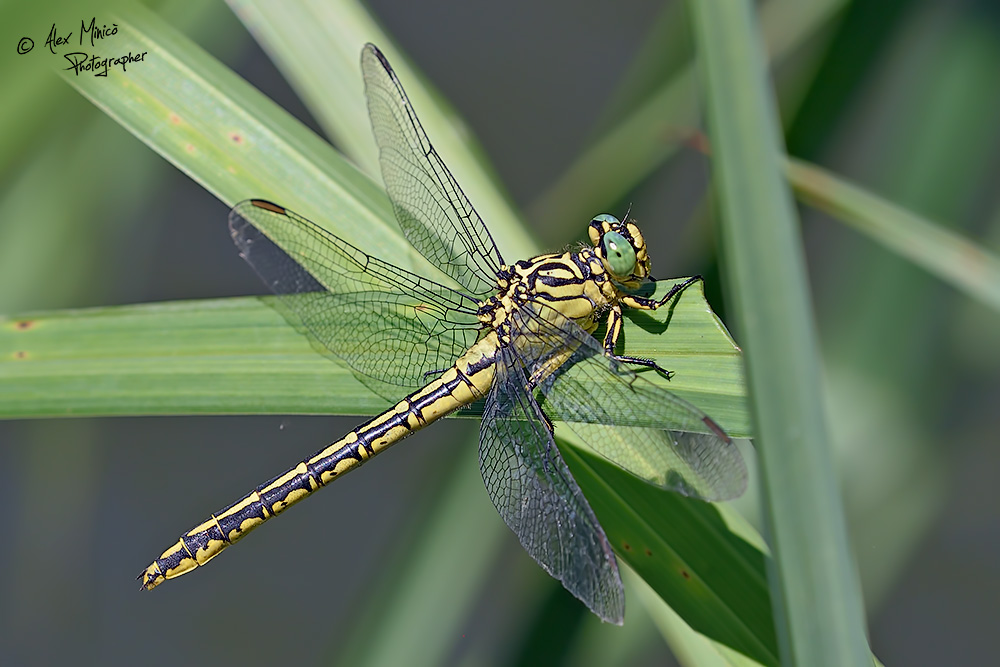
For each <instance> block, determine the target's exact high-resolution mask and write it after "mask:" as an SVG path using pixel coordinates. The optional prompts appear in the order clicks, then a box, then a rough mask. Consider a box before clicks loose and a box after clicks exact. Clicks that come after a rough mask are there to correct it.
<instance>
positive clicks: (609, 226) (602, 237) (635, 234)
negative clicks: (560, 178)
mask: <svg viewBox="0 0 1000 667" xmlns="http://www.w3.org/2000/svg"><path fill="white" fill-rule="evenodd" d="M588 231H589V234H590V242H591V243H593V244H594V248H595V250H596V251H597V256H598V257H600V258H601V262H602V263H603V264H604V269H605V270H606V271H607V272H608V273H609V274H610V275H611V277H612V278H614V280H615V282H617V283H620V284H621V285H623V286H625V287H627V288H629V289H636V288H637V287H639V285H641V284H642V283H643V282H644V281H645V280H646V279H647V278H648V277H649V254H648V253H647V252H646V241H645V240H643V238H642V232H640V231H639V228H638V227H637V226H636V225H635V223H633V222H627V221H626V222H622V221H621V220H619V219H618V218H616V217H615V216H613V215H609V214H607V213H602V214H600V215H598V216H596V217H595V218H594V219H593V220H591V221H590V229H589V230H588Z"/></svg>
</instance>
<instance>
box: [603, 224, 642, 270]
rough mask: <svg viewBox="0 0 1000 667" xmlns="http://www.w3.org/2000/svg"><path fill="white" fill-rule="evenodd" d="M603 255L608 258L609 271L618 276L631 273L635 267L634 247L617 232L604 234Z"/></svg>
mask: <svg viewBox="0 0 1000 667" xmlns="http://www.w3.org/2000/svg"><path fill="white" fill-rule="evenodd" d="M604 257H605V258H606V259H607V260H608V266H610V267H611V273H613V274H614V275H615V276H617V277H619V278H624V277H626V276H629V275H631V274H632V271H633V270H634V269H635V249H634V248H633V247H632V244H630V243H629V242H628V241H627V240H626V239H625V237H624V236H622V235H621V234H619V233H618V232H608V233H607V234H605V235H604Z"/></svg>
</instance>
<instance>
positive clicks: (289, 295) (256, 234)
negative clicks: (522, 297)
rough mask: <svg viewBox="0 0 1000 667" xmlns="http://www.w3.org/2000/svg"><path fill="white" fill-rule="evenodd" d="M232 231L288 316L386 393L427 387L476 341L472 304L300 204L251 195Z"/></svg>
mask: <svg viewBox="0 0 1000 667" xmlns="http://www.w3.org/2000/svg"><path fill="white" fill-rule="evenodd" d="M229 231H230V234H231V235H232V237H233V242H234V243H235V244H236V247H237V248H239V251H240V255H241V256H242V257H243V258H244V259H245V260H246V261H247V262H248V263H249V264H250V266H251V267H253V269H254V271H256V272H257V274H258V275H259V276H260V277H261V279H263V281H264V283H265V284H266V285H267V286H268V287H269V288H270V289H271V290H273V291H274V292H275V293H276V294H278V295H279V296H280V297H281V299H280V304H279V308H278V310H279V311H280V312H281V314H282V315H284V317H285V319H287V320H288V322H289V323H290V324H291V325H292V326H294V327H295V328H296V329H298V330H299V331H301V332H302V333H304V334H305V335H306V336H307V337H308V338H309V339H310V341H311V342H312V343H313V346H314V347H315V348H316V349H317V350H319V351H320V352H323V353H325V354H328V355H331V354H332V355H333V356H335V357H336V358H338V359H340V360H342V361H343V362H344V363H346V364H347V365H348V366H350V367H351V369H352V370H354V371H355V372H356V373H357V374H358V376H359V379H362V380H363V381H364V382H365V383H366V384H367V385H368V386H369V387H371V388H372V389H373V390H374V391H376V392H377V393H379V394H380V395H383V396H385V397H386V398H390V399H396V398H398V397H399V393H400V388H401V387H403V388H407V389H412V388H414V387H419V386H421V385H423V384H426V382H427V380H428V374H433V373H434V372H436V371H441V370H443V369H446V368H449V367H450V366H451V365H452V364H453V363H454V362H455V359H456V358H457V357H458V356H459V355H461V354H462V353H463V352H464V351H465V350H466V349H467V348H468V347H469V346H470V345H471V344H472V343H474V342H475V340H476V337H477V334H478V331H477V330H478V320H477V319H476V307H477V305H476V303H475V302H474V301H472V300H471V299H469V298H468V297H466V296H464V295H462V294H460V293H459V292H456V291H454V290H452V289H450V288H448V287H445V286H443V285H439V284H437V283H435V282H433V281H431V280H428V279H427V278H424V277H421V276H418V275H416V274H414V273H410V272H409V271H406V270H404V269H401V268H399V267H397V266H393V265H392V264H389V263H388V262H384V261H382V260H379V259H376V258H374V257H370V256H369V255H367V254H365V253H364V252H362V251H361V250H358V249H357V248H355V247H354V246H352V245H350V244H349V243H347V242H346V241H344V240H343V239H340V238H338V237H337V236H334V235H333V234H331V233H330V232H328V231H326V230H324V229H323V228H321V227H319V226H318V225H316V224H314V223H312V222H310V221H309V220H307V219H306V218H303V217H302V216H300V215H298V214H296V213H294V212H292V211H289V210H287V209H285V208H282V207H280V206H278V205H276V204H272V203H270V202H265V201H261V200H247V201H243V202H240V203H239V204H237V205H236V206H235V207H234V208H233V210H232V211H231V212H230V214H229Z"/></svg>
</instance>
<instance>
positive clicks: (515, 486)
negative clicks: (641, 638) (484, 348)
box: [479, 349, 625, 625]
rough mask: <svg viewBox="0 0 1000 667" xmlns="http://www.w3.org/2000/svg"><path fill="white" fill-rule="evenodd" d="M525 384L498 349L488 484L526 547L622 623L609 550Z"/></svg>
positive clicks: (486, 426) (485, 451) (489, 412)
mask: <svg viewBox="0 0 1000 667" xmlns="http://www.w3.org/2000/svg"><path fill="white" fill-rule="evenodd" d="M526 382H527V379H526V376H525V372H524V367H523V365H522V364H521V363H520V362H519V361H518V360H517V359H516V356H515V355H514V353H513V351H511V350H509V349H505V350H503V352H502V357H501V363H499V364H498V366H497V374H496V378H495V379H494V382H493V388H492V389H491V391H490V394H489V396H488V398H487V401H486V409H485V412H484V414H483V424H482V430H481V433H480V440H479V466H480V469H481V470H482V473H483V481H484V482H485V483H486V490H487V491H488V492H489V495H490V499H491V500H492V501H493V504H494V506H496V508H497V512H499V513H500V516H501V517H503V520H504V521H505V522H506V523H507V525H508V526H510V529H511V530H513V531H514V534H515V535H517V538H518V539H519V540H520V541H521V545H522V546H523V547H524V550H525V551H527V552H528V554H529V555H530V556H531V557H532V558H534V559H535V560H536V561H538V564H539V565H541V566H542V568H543V569H544V570H545V571H546V572H548V573H549V574H551V575H552V576H553V577H555V578H556V579H558V580H559V581H561V582H562V584H563V586H565V587H566V589H567V590H568V591H569V592H570V593H572V594H573V595H575V596H576V597H578V598H579V599H580V600H582V601H583V603H584V604H586V605H587V606H588V607H589V608H590V609H591V611H593V612H594V613H595V614H597V615H598V616H600V617H601V619H603V620H605V621H608V622H610V623H617V624H619V625H621V623H622V619H623V618H624V613H625V593H624V590H623V588H622V583H621V578H620V576H619V574H618V564H617V562H616V561H615V557H614V553H613V552H612V551H611V546H610V545H609V544H608V539H607V537H606V536H605V534H604V530H603V529H602V528H601V526H600V524H599V523H598V522H597V518H596V517H595V516H594V512H593V510H592V509H591V508H590V505H589V504H588V503H587V500H586V498H584V496H583V493H582V492H581V491H580V487H579V486H578V485H577V483H576V480H575V479H573V476H572V475H571V474H570V471H569V468H567V467H566V463H565V462H564V461H563V459H562V455H561V454H560V453H559V450H558V449H557V448H556V445H555V442H554V441H553V440H552V433H551V431H550V430H549V428H548V427H547V426H546V423H545V420H544V418H543V416H542V414H541V410H540V409H539V407H538V404H537V403H536V402H535V400H534V398H533V397H532V396H531V393H530V392H529V391H528V390H527V389H526V386H525V383H526Z"/></svg>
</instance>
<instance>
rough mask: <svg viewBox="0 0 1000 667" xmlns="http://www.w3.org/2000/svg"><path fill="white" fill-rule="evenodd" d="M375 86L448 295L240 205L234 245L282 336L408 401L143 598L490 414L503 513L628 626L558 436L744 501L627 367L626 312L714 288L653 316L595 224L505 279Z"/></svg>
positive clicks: (309, 226) (619, 243) (243, 501)
mask: <svg viewBox="0 0 1000 667" xmlns="http://www.w3.org/2000/svg"><path fill="white" fill-rule="evenodd" d="M361 70H362V74H363V78H364V83H365V93H366V97H367V102H368V112H369V116H370V118H371V123H372V128H373V130H374V134H375V139H376V143H377V145H378V148H379V161H380V164H381V168H382V174H383V178H384V181H385V184H386V190H387V192H388V195H389V198H390V200H391V202H392V205H393V209H394V212H395V216H396V219H397V221H398V223H399V226H400V228H401V229H402V232H403V234H404V235H405V237H406V239H407V240H408V241H409V243H410V244H411V245H412V246H413V247H414V248H415V249H416V250H417V251H418V252H419V253H420V254H422V255H423V256H424V257H425V258H426V259H428V260H429V261H430V263H431V264H432V265H434V266H436V267H438V268H439V269H440V270H441V272H442V274H443V275H442V276H441V279H440V280H434V279H431V278H428V277H425V276H422V275H418V274H416V273H412V272H410V271H407V270H405V269H403V268H400V267H398V266H395V265H393V264H391V263H389V262H387V261H383V260H381V259H377V258H375V257H372V256H370V255H368V254H366V253H365V252H364V251H362V250H361V249H359V248H356V247H355V246H353V245H351V244H349V243H347V242H346V241H344V240H343V239H340V238H339V237H337V236H335V235H333V234H331V233H330V232H328V231H326V230H324V229H323V228H322V227H320V226H319V225H316V224H315V223H313V222H311V221H309V220H308V219H306V218H305V217H302V216H300V215H298V214H296V213H294V212H292V211H290V210H288V209H286V208H284V207H282V206H280V205H278V204H275V203H272V202H269V201H265V200H261V199H251V200H247V201H243V202H240V203H239V204H237V205H236V206H235V207H234V208H233V209H232V211H231V212H230V215H229V230H230V233H231V236H232V238H233V241H234V242H235V244H236V246H237V248H238V250H239V252H240V254H241V255H242V257H243V258H244V259H245V260H246V261H247V262H248V263H249V264H250V266H251V267H252V268H253V269H254V271H255V272H256V273H257V274H258V275H259V276H260V277H261V278H262V279H263V281H264V283H265V284H266V285H267V286H268V287H269V288H270V289H271V290H272V291H273V292H275V293H276V294H277V295H278V296H279V299H278V300H277V303H276V306H275V307H276V308H277V309H278V310H279V311H280V312H281V314H282V315H283V316H284V317H285V319H286V320H287V321H288V323H289V324H291V325H292V326H293V327H295V328H296V329H297V330H299V331H300V332H302V333H303V334H304V335H305V336H306V337H307V338H308V339H309V340H310V342H311V343H312V344H313V347H314V348H316V349H317V350H319V351H320V352H322V353H323V354H325V355H326V356H328V357H331V358H333V359H336V360H339V361H340V362H341V363H344V364H346V365H347V366H349V367H350V368H351V369H352V371H353V372H354V374H355V375H356V376H357V377H358V379H360V380H361V381H362V382H364V383H365V384H366V385H367V386H368V388H370V389H371V390H372V391H374V392H375V393H377V394H379V395H381V396H384V397H386V398H389V399H390V400H393V401H396V403H395V405H394V406H393V407H392V408H390V409H388V410H386V411H385V412H383V413H382V414H380V415H377V416H375V417H373V418H372V419H370V420H368V421H367V422H365V423H364V424H361V425H360V426H358V427H357V428H355V429H354V430H352V431H351V432H350V433H348V434H347V435H345V436H344V437H342V438H340V439H339V440H337V441H336V442H333V443H332V444H330V445H328V446H327V447H324V448H323V449H321V450H320V451H318V452H316V453H315V454H313V455H312V456H310V457H308V458H306V459H304V460H302V461H300V462H299V463H298V464H297V465H295V466H294V467H292V468H289V469H288V470H287V471H285V472H284V473H282V474H280V475H278V476H277V477H275V478H274V479H272V480H270V481H268V482H266V483H264V484H261V485H259V486H257V487H256V488H254V489H253V490H252V491H250V492H249V493H248V494H246V495H245V496H244V497H242V498H240V499H239V500H237V501H236V502H234V503H232V504H231V505H229V506H228V507H225V508H224V509H222V510H219V511H218V512H216V513H214V514H212V515H211V516H210V517H209V518H208V519H207V520H205V521H204V522H202V523H200V524H199V525H197V526H195V527H194V528H192V529H191V530H189V531H188V532H186V533H184V534H183V535H181V537H180V539H179V540H178V541H177V542H176V543H175V544H174V545H173V546H171V547H170V548H169V549H167V550H166V551H164V552H163V554H162V555H161V556H160V557H159V558H157V559H156V560H155V561H154V562H153V563H152V564H150V565H149V567H147V568H146V569H145V570H144V571H143V572H142V573H141V574H140V575H139V577H138V578H139V579H140V580H141V582H142V587H143V588H144V589H147V590H149V589H152V588H154V587H156V586H158V585H159V584H161V583H162V582H164V581H165V580H167V579H173V578H175V577H178V576H180V575H182V574H185V573H187V572H189V571H191V570H193V569H195V568H197V567H199V566H201V565H204V564H205V563H207V562H208V561H209V560H211V559H213V558H214V557H215V556H217V555H218V554H219V553H221V552H222V551H223V550H224V549H226V548H227V547H229V546H230V545H232V544H233V543H234V542H236V541H237V540H239V539H241V538H243V537H244V536H245V535H246V534H247V533H249V532H250V531H252V530H253V529H255V528H256V527H258V526H260V525H261V524H262V523H264V522H265V521H267V520H268V519H270V518H272V517H273V516H275V515H277V514H279V513H281V512H282V511H284V510H285V509H287V508H288V507H289V506H291V505H293V504H294V503H297V502H299V501H300V500H302V499H303V498H305V497H307V496H309V495H311V494H312V493H314V492H315V491H318V490H319V489H320V488H322V487H324V486H326V485H327V484H329V483H330V482H332V481H334V480H335V479H337V478H339V477H341V476H342V475H344V474H346V473H347V472H349V471H351V470H354V469H355V468H357V467H359V466H360V465H361V464H363V463H365V462H366V461H368V460H369V459H371V458H372V457H373V456H375V455H376V454H379V453H381V452H382V451H384V450H385V449H387V448H388V447H389V446H391V445H393V444H395V443H396V442H399V441H400V440H402V439H403V438H405V437H407V436H409V435H410V434H412V433H414V432H415V431H417V430H419V429H422V428H424V427H425V426H427V425H429V424H431V423H432V422H434V421H436V420H437V419H440V418H441V417H444V416H445V415H448V414H451V413H453V412H455V411H457V410H462V409H468V407H469V406H470V405H472V404H474V403H477V402H479V403H481V404H482V405H483V407H482V411H483V414H482V423H481V427H480V437H479V465H480V470H481V472H482V477H483V481H484V483H485V486H486V490H487V492H488V493H489V496H490V499H491V500H492V501H493V504H494V506H495V507H496V509H497V512H498V513H499V514H500V516H501V517H502V518H503V520H504V521H505V522H506V524H507V525H508V526H509V527H510V528H511V530H512V531H513V532H514V534H515V535H516V536H517V537H518V539H519V540H520V542H521V545H522V546H523V547H524V549H525V551H527V553H528V554H529V555H531V557H532V558H534V559H535V560H536V561H537V562H538V564H539V565H541V567H542V568H543V569H544V570H545V571H546V572H548V573H549V574H550V575H552V576H553V577H555V578H556V579H558V580H559V581H560V582H561V583H562V584H563V586H564V587H565V588H566V589H567V590H568V591H569V592H570V593H572V594H573V595H575V596H576V597H577V598H579V599H580V600H581V601H582V602H583V603H584V604H585V605H586V606H587V607H588V608H589V609H590V610H592V611H593V612H594V613H595V614H596V615H597V616H598V617H600V618H601V619H602V620H604V621H607V622H611V623H616V624H621V623H622V622H623V619H624V613H625V594H624V589H623V587H622V582H621V577H620V575H619V571H618V564H617V561H616V559H615V555H614V552H613V550H612V547H611V545H610V544H609V542H608V538H607V536H606V535H605V533H604V530H603V529H602V528H601V525H600V523H598V520H597V517H596V516H595V514H594V511H593V510H592V509H591V507H590V505H589V504H588V502H587V499H586V498H585V497H584V495H583V493H582V491H581V490H580V487H579V485H578V484H577V482H576V480H575V479H574V478H573V475H572V473H571V472H570V470H569V468H568V467H567V465H566V463H565V462H564V461H563V458H562V455H561V454H560V452H559V449H558V448H557V446H556V444H555V440H554V427H555V425H554V422H556V421H559V422H561V423H565V424H568V425H569V427H570V429H571V430H573V431H575V432H576V433H577V435H578V436H579V437H580V438H582V440H583V441H584V443H585V444H587V445H588V446H589V447H590V448H591V449H593V450H594V451H596V452H597V453H598V454H601V455H602V456H604V457H605V458H607V459H609V460H610V461H612V462H614V463H616V464H617V465H619V466H621V467H622V468H624V469H626V470H628V471H629V472H631V473H632V474H634V475H636V476H638V477H640V478H641V479H643V480H645V481H647V482H649V483H651V484H655V485H658V486H661V487H663V488H667V489H670V490H673V491H677V492H680V493H682V494H685V495H689V496H693V497H696V498H701V499H704V500H711V501H715V500H723V499H729V498H733V497H736V496H738V495H740V494H742V492H743V490H744V488H745V486H746V478H747V473H746V468H745V465H744V462H743V459H742V457H741V455H740V453H739V450H738V449H737V448H736V447H735V446H734V444H733V442H732V440H731V439H730V438H729V436H728V435H727V434H726V433H725V431H724V430H723V429H722V428H721V427H720V426H719V425H718V424H717V423H716V422H715V421H714V420H713V419H712V418H711V417H709V416H708V415H706V414H705V413H704V412H702V411H701V410H699V409H698V408H697V407H695V406H694V405H692V404H691V403H689V402H687V401H685V400H683V399H681V398H679V397H678V396H676V395H675V394H673V393H672V392H670V391H669V390H667V389H666V388H664V387H663V386H662V385H661V384H657V383H654V382H651V381H650V380H649V379H647V378H645V377H643V375H644V374H645V372H654V373H659V374H662V375H664V376H666V377H667V378H668V379H669V377H670V375H671V373H670V372H669V371H667V370H665V369H663V368H661V367H660V366H659V365H658V364H656V362H655V361H652V360H649V359H645V358H640V357H633V356H627V355H620V354H617V353H616V351H615V350H616V343H617V341H618V338H619V336H620V333H621V330H622V324H623V309H624V308H637V309H643V310H655V309H657V308H660V307H662V306H664V305H665V304H668V303H670V302H671V300H672V299H674V298H675V297H676V296H677V295H678V294H679V293H681V291H682V290H684V289H685V288H686V287H688V286H689V285H690V284H692V283H693V282H694V281H696V280H699V279H700V278H699V277H694V278H690V279H688V280H685V281H681V282H678V283H676V284H674V285H673V286H672V288H671V289H670V290H669V291H668V292H667V294H666V295H665V296H663V297H662V298H660V299H657V300H654V299H652V298H651V297H647V296H642V290H643V288H644V286H647V287H648V284H649V283H652V282H653V280H652V278H651V277H650V259H649V255H648V251H647V248H646V244H645V241H644V239H643V236H642V233H641V231H640V230H639V228H638V227H637V226H636V224H635V223H634V222H631V221H629V220H628V215H626V219H625V220H624V221H621V220H619V219H618V218H616V217H614V216H612V215H610V214H601V215H598V216H596V217H594V218H593V219H592V220H591V222H590V224H589V226H588V228H587V229H588V236H589V239H590V245H587V246H584V247H582V248H580V249H578V250H574V251H567V252H562V253H552V254H544V255H539V256H537V257H534V258H531V259H527V260H522V261H518V262H515V263H513V264H507V263H506V262H504V260H503V258H502V257H501V255H500V252H499V250H498V249H497V246H496V244H495V243H494V241H493V238H492V236H491V235H490V232H489V229H488V228H487V227H486V225H485V224H484V222H483V220H482V218H481V217H480V216H479V214H477V213H476V210H475V209H474V208H473V206H472V204H471V202H470V201H469V200H468V198H467V197H466V196H465V194H464V193H463V191H462V189H461V188H460V187H459V184H458V182H457V181H456V180H455V177H454V176H453V175H452V174H451V172H450V171H449V170H448V168H447V167H446V166H445V164H444V162H443V161H442V160H441V157H440V156H439V155H438V153H437V151H436V150H435V149H434V146H433V145H432V144H431V142H430V140H429V139H428V137H427V134H426V133H425V131H424V129H423V127H422V126H421V124H420V121H419V120H418V119H417V116H416V114H415V113H414V110H413V107H412V105H411V104H410V101H409V98H408V97H407V95H406V93H405V91H404V90H403V87H402V85H401V84H400V82H399V79H398V78H397V76H396V74H395V72H394V71H393V69H392V67H391V66H390V65H389V62H388V60H387V59H386V58H385V56H384V55H383V54H382V52H381V51H379V49H378V48H377V47H375V46H374V45H372V44H367V45H366V46H365V47H364V48H363V50H362V54H361ZM446 283H448V284H446ZM602 321H606V322H607V327H606V333H605V335H604V337H603V341H598V339H597V338H595V337H594V336H593V334H594V332H595V331H596V330H597V328H598V326H599V324H600V323H601V322H602ZM637 370H638V371H643V372H636V371H637ZM403 392H409V393H408V394H406V395H405V398H402V399H399V398H398V397H399V395H400V394H401V393H403Z"/></svg>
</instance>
